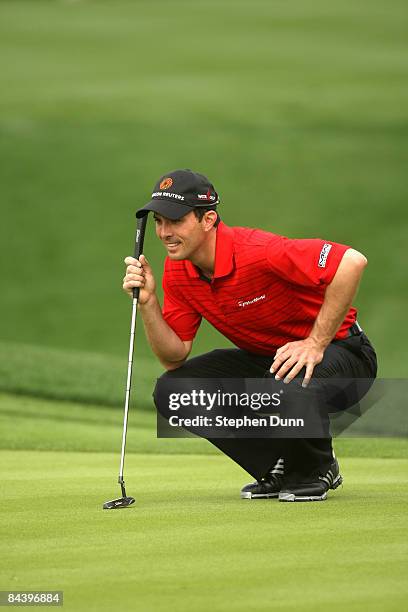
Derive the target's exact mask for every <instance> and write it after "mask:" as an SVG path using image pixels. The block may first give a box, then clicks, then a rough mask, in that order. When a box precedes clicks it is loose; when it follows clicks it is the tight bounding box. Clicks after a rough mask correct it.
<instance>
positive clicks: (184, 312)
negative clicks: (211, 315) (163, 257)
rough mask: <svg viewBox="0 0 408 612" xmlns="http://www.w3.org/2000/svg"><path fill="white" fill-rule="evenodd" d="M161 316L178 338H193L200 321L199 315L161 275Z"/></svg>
mask: <svg viewBox="0 0 408 612" xmlns="http://www.w3.org/2000/svg"><path fill="white" fill-rule="evenodd" d="M163 294H164V298H163V309H162V314H163V318H164V320H165V321H166V323H167V325H169V326H170V327H171V328H172V330H173V331H175V332H176V334H177V335H178V337H179V338H180V340H193V339H194V337H195V335H196V333H197V330H198V328H199V327H200V323H201V315H200V314H199V313H198V312H197V311H196V310H194V308H192V306H190V305H189V304H188V302H187V301H186V300H184V299H183V297H182V296H181V295H178V294H177V293H176V291H175V290H174V289H172V287H171V284H170V283H169V282H168V281H167V280H166V278H165V276H164V277H163Z"/></svg>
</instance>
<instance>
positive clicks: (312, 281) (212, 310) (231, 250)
mask: <svg viewBox="0 0 408 612" xmlns="http://www.w3.org/2000/svg"><path fill="white" fill-rule="evenodd" d="M348 248H350V247H348V246H345V245H343V244H336V243H334V242H329V241H327V240H320V239H319V238H313V239H307V240H292V239H290V238H286V237H284V236H279V235H277V234H272V233H270V232H264V231H262V230H258V229H250V228H245V227H228V226H227V225H225V224H224V223H222V222H221V223H220V224H219V226H218V228H217V240H216V249H215V270H214V277H213V279H212V281H211V282H209V281H208V280H205V279H203V277H202V275H201V274H200V271H199V269H198V268H196V267H195V266H194V265H193V264H192V263H191V262H190V261H188V260H182V261H172V260H171V259H169V258H168V257H166V260H165V266H164V275H163V289H164V304H163V317H164V319H165V321H167V323H168V325H170V327H171V328H172V329H174V331H175V332H176V334H177V335H178V336H179V337H180V338H181V339H182V340H192V339H193V338H194V336H195V335H196V332H197V329H198V327H199V325H200V322H201V318H202V317H204V318H205V319H207V321H209V323H211V324H212V325H213V326H214V327H215V328H216V329H217V330H218V331H220V332H221V333H222V334H223V335H224V336H226V337H227V338H228V339H229V340H231V342H233V343H234V344H235V345H236V346H237V347H239V348H241V349H245V350H247V351H251V352H254V353H259V354H262V355H270V354H273V353H274V352H275V351H276V349H277V348H279V347H280V346H282V345H283V344H285V343H286V342H290V341H293V340H301V339H303V338H306V337H307V336H308V335H309V333H310V331H311V329H312V327H313V324H314V322H315V319H316V317H317V315H318V313H319V310H320V307H321V305H322V303H323V299H324V293H325V289H326V287H327V285H328V284H329V283H330V282H331V281H332V279H333V277H334V275H335V273H336V270H337V268H338V266H339V263H340V261H341V258H342V257H343V255H344V253H345V251H346V250H347V249H348ZM356 314H357V313H356V310H355V309H354V308H350V310H349V312H348V313H347V315H346V318H345V319H344V321H343V323H342V325H341V327H340V329H339V331H338V332H337V334H336V336H335V337H336V338H344V337H345V336H346V335H347V334H346V332H347V329H348V328H349V327H350V326H351V325H352V324H353V323H354V322H355V320H356Z"/></svg>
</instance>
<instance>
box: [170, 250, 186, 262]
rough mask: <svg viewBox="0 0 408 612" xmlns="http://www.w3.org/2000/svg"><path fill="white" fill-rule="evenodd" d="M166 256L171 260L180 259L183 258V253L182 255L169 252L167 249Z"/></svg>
mask: <svg viewBox="0 0 408 612" xmlns="http://www.w3.org/2000/svg"><path fill="white" fill-rule="evenodd" d="M167 257H168V258H169V259H171V260H172V261H181V260H182V259H185V255H183V253H169V251H167Z"/></svg>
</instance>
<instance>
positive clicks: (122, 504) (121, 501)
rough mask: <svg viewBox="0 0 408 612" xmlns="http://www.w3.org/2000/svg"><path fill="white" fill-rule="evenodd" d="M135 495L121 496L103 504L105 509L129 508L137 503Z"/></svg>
mask: <svg viewBox="0 0 408 612" xmlns="http://www.w3.org/2000/svg"><path fill="white" fill-rule="evenodd" d="M135 501H136V500H135V498H134V497H119V498H118V499H112V500H111V501H107V502H105V503H104V504H103V509H104V510H114V509H115V508H127V507H128V506H131V505H132V504H134V503H135Z"/></svg>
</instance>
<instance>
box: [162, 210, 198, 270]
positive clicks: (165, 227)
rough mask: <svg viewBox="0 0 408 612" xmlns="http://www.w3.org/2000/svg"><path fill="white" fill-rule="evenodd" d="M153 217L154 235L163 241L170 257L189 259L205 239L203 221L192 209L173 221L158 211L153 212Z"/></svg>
mask: <svg viewBox="0 0 408 612" xmlns="http://www.w3.org/2000/svg"><path fill="white" fill-rule="evenodd" d="M153 218H154V220H155V223H156V235H157V237H158V238H160V240H161V241H162V242H163V244H164V246H165V248H166V250H167V254H168V256H169V258H170V259H173V260H180V259H190V258H191V257H192V256H193V255H194V253H196V252H197V250H199V249H200V247H201V246H202V244H203V242H204V241H205V240H206V237H207V232H206V230H205V222H204V220H202V221H199V220H198V219H197V217H196V216H195V214H194V212H193V211H191V212H189V213H187V214H186V215H184V217H181V219H177V220H175V221H172V220H171V219H168V218H167V217H162V215H160V214H159V213H154V215H153Z"/></svg>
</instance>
